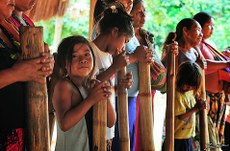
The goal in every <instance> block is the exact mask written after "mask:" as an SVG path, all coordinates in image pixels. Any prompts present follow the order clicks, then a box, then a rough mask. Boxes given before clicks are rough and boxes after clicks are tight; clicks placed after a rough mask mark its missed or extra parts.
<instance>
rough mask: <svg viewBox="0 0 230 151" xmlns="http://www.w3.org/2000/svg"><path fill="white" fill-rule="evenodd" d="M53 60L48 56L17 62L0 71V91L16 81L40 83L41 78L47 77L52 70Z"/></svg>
mask: <svg viewBox="0 0 230 151" xmlns="http://www.w3.org/2000/svg"><path fill="white" fill-rule="evenodd" d="M53 63H54V61H53V58H52V57H51V58H50V55H49V54H43V56H41V57H38V58H36V59H30V60H25V61H18V62H17V63H15V64H14V65H13V66H12V67H11V68H8V69H5V70H1V71H0V89H1V88H4V87H5V86H8V85H10V84H12V83H15V82H18V81H36V82H40V83H42V82H43V80H42V79H41V77H47V76H49V75H50V74H51V73H52V70H53Z"/></svg>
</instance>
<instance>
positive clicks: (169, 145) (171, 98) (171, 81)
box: [165, 51, 176, 151]
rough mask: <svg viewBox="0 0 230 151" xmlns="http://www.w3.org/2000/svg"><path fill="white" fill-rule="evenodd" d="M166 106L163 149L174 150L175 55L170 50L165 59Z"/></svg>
mask: <svg viewBox="0 0 230 151" xmlns="http://www.w3.org/2000/svg"><path fill="white" fill-rule="evenodd" d="M167 65H168V67H167V107H166V139H165V144H166V145H165V150H166V151H173V150H174V102H175V88H176V87H175V74H176V73H175V72H176V57H175V55H174V54H173V53H172V52H171V51H170V52H169V54H168V60H167Z"/></svg>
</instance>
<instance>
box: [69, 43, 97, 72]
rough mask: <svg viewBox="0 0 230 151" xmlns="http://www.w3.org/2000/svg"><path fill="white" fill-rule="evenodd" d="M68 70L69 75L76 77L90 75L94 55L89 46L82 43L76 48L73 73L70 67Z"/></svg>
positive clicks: (72, 66) (72, 67)
mask: <svg viewBox="0 0 230 151" xmlns="http://www.w3.org/2000/svg"><path fill="white" fill-rule="evenodd" d="M66 68H67V71H68V74H69V75H72V76H75V77H76V76H77V77H86V76H88V75H89V74H90V72H91V71H92V69H93V55H92V52H91V51H90V49H89V47H88V45H86V44H82V43H81V44H76V45H75V46H74V51H73V58H72V65H71V71H70V70H69V66H68V65H67V67H66ZM70 72H71V73H70Z"/></svg>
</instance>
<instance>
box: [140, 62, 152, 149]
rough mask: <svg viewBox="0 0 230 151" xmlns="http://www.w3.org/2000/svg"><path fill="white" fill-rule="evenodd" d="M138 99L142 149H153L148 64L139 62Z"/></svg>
mask: <svg viewBox="0 0 230 151" xmlns="http://www.w3.org/2000/svg"><path fill="white" fill-rule="evenodd" d="M139 75H140V79H139V100H140V122H141V124H140V125H141V135H142V136H143V137H141V138H142V140H141V143H142V145H141V146H142V149H141V150H142V151H154V150H155V147H154V135H153V111H152V95H151V85H150V84H151V79H150V65H149V64H146V63H141V62H139Z"/></svg>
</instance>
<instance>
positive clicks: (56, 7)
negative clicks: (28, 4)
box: [28, 0, 69, 21]
mask: <svg viewBox="0 0 230 151" xmlns="http://www.w3.org/2000/svg"><path fill="white" fill-rule="evenodd" d="M68 3H69V0H39V1H37V2H36V4H35V6H34V7H33V9H32V10H31V11H30V12H29V13H28V15H29V16H30V17H31V18H32V20H33V21H39V20H48V19H50V18H51V17H54V16H60V17H61V16H63V15H64V14H65V11H66V9H67V6H68Z"/></svg>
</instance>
